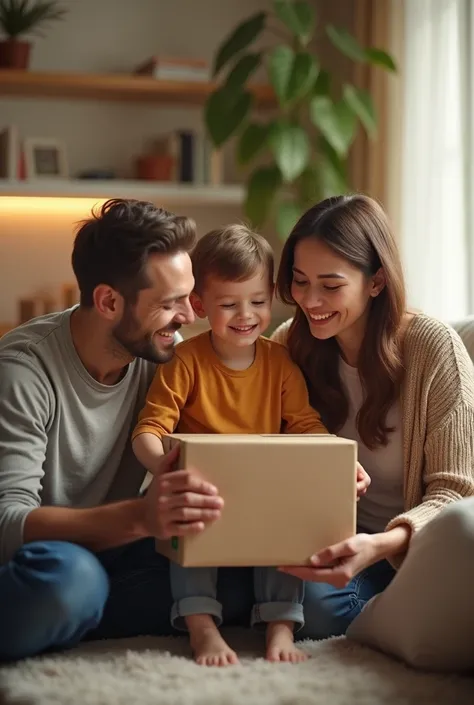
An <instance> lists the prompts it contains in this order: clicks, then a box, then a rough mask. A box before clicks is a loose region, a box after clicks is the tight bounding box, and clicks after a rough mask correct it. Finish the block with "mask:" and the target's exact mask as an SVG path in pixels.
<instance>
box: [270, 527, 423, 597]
mask: <svg viewBox="0 0 474 705" xmlns="http://www.w3.org/2000/svg"><path fill="white" fill-rule="evenodd" d="M410 535H411V530H410V528H409V526H407V525H401V526H396V527H394V528H393V529H390V531H385V532H384V533H381V534H356V535H355V536H352V537H351V538H349V539H346V540H345V541H341V542H340V543H335V544H334V545H333V546H329V547H328V548H324V549H323V550H322V551H319V553H316V554H315V555H314V556H311V559H310V563H311V565H310V566H307V567H303V566H301V567H300V566H287V567H284V568H280V569H279V570H281V571H282V572H284V573H289V574H290V575H295V576H296V577H297V578H300V579H301V580H307V581H309V582H315V583H329V584H330V585H334V587H337V588H342V587H345V586H346V585H347V583H349V582H350V581H351V580H352V578H354V577H355V576H356V575H357V574H358V573H360V572H361V571H362V570H364V569H365V568H368V567H369V566H370V565H372V564H373V563H377V561H380V560H382V559H383V558H388V557H390V556H393V555H396V554H399V553H403V552H404V551H406V550H407V549H408V543H409V540H410Z"/></svg>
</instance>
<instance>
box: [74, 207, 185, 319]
mask: <svg viewBox="0 0 474 705" xmlns="http://www.w3.org/2000/svg"><path fill="white" fill-rule="evenodd" d="M195 242H196V225H195V223H194V220H191V218H187V217H185V216H181V215H175V214H174V213H169V212H168V211H165V210H164V209H162V208H158V207H157V206H155V205H154V204H153V203H149V202H148V201H136V200H133V199H121V198H114V199H110V200H109V201H107V202H106V203H104V204H103V205H102V207H101V208H99V209H98V210H93V211H92V215H91V217H90V218H88V219H87V220H84V221H83V222H82V223H81V224H80V227H79V230H78V231H77V234H76V238H75V240H74V248H73V251H72V268H73V270H74V274H75V275H76V279H77V282H78V285H79V291H80V294H81V306H85V307H87V308H90V307H92V306H93V305H94V289H95V288H96V287H97V286H99V284H107V285H108V286H111V287H113V288H114V289H115V290H116V291H119V292H120V294H122V296H123V297H124V298H125V300H126V301H127V303H131V304H133V303H135V301H136V299H137V296H138V292H139V291H140V290H141V289H145V288H146V287H147V286H150V283H149V281H148V278H147V275H146V265H147V262H148V258H149V256H150V255H153V254H161V255H174V254H176V253H178V252H189V251H190V250H192V248H193V247H194V244H195Z"/></svg>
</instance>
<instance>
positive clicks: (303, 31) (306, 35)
mask: <svg viewBox="0 0 474 705" xmlns="http://www.w3.org/2000/svg"><path fill="white" fill-rule="evenodd" d="M273 8H274V10H275V14H276V16H277V17H278V18H279V19H280V20H281V21H282V22H283V24H284V25H285V26H286V27H287V28H288V29H289V30H290V32H292V33H293V34H294V35H296V36H297V37H298V39H299V40H300V41H301V42H302V44H305V45H306V44H307V43H308V42H309V40H310V39H311V36H312V34H313V30H314V19H315V18H314V10H313V8H312V7H310V5H309V4H308V3H307V2H305V0H295V2H292V1H289V0H273Z"/></svg>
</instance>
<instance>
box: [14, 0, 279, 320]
mask: <svg viewBox="0 0 474 705" xmlns="http://www.w3.org/2000/svg"><path fill="white" fill-rule="evenodd" d="M62 2H63V4H64V5H67V6H68V7H69V13H68V15H67V16H66V18H65V20H64V21H62V22H58V23H55V24H52V25H50V28H49V29H48V30H47V34H46V37H45V38H35V39H34V47H33V53H32V62H31V70H33V71H35V70H37V71H78V72H98V73H107V72H122V73H123V72H131V71H132V70H133V68H134V67H135V66H136V65H137V64H139V63H140V62H142V61H143V60H144V59H146V58H148V57H149V56H151V55H153V54H156V53H162V54H165V55H180V56H190V57H203V58H205V59H211V58H212V56H213V55H214V52H215V49H216V47H217V45H218V44H219V42H220V41H221V39H222V38H223V37H224V35H225V34H227V32H228V31H229V30H230V29H232V28H233V27H234V25H235V24H236V23H237V22H238V21H239V19H241V18H244V17H246V16H248V15H249V14H252V13H253V12H255V11H257V10H258V9H259V8H260V7H265V6H268V4H269V3H268V2H265V0H239V2H238V3H237V2H235V0H219V2H218V3H216V2H215V1H214V0H199V2H196V1H195V0H173V2H171V0H133V2H132V0H81V1H80V2H78V1H77V0H62ZM10 123H14V124H16V125H17V126H18V128H19V130H20V133H21V135H22V137H27V136H29V137H55V138H61V139H63V140H64V141H65V143H66V145H67V151H68V158H69V164H70V170H71V174H72V175H76V174H77V173H78V172H79V171H81V170H83V169H90V168H100V167H102V168H114V169H116V170H117V171H118V175H119V176H122V177H126V176H130V175H132V171H131V169H132V160H133V157H134V156H135V155H136V154H138V153H139V152H140V150H141V149H142V148H143V146H144V143H145V141H146V140H148V139H152V138H153V137H154V136H156V135H158V134H160V133H161V132H166V131H167V130H169V129H174V128H177V127H182V128H186V127H189V128H193V127H199V125H200V124H201V123H202V111H201V110H200V109H199V108H172V107H167V106H162V105H159V106H150V105H146V104H136V103H132V104H125V103H109V102H105V101H104V102H101V101H94V102H91V101H72V100H71V101H59V100H54V101H53V100H30V99H28V100H19V99H12V98H3V99H0V126H2V125H7V124H10ZM91 204H92V202H86V201H82V200H76V199H74V200H70V201H69V200H67V201H66V200H61V201H57V200H56V199H44V200H43V201H42V202H41V203H38V202H37V201H33V200H25V199H22V200H21V203H19V202H16V201H15V202H14V201H12V200H9V199H6V198H1V199H0V294H1V296H0V325H1V323H3V322H11V321H12V322H13V321H15V320H16V318H17V305H18V304H17V302H18V299H19V297H21V296H29V295H32V294H35V293H36V292H39V291H43V290H47V291H51V293H52V294H53V296H57V292H58V291H59V290H60V288H61V286H62V285H63V284H64V283H67V282H70V281H71V280H72V272H71V269H70V264H69V260H70V253H71V243H72V229H73V226H74V223H75V222H77V221H78V220H80V219H81V218H83V217H84V216H86V215H87V212H88V210H89V209H90V206H91ZM162 205H163V206H164V207H167V206H168V204H166V203H163V204H162ZM169 207H170V208H171V209H172V210H176V211H180V212H183V213H186V214H189V215H191V216H193V217H194V218H195V219H196V220H197V222H198V227H199V232H200V233H203V232H205V231H206V230H208V229H210V228H212V227H216V226H219V225H223V224H225V223H227V222H229V221H232V220H236V219H240V218H242V213H241V210H240V209H239V208H237V207H225V208H223V207H219V208H210V207H209V206H206V207H193V208H186V206H185V205H183V207H182V208H179V206H177V205H176V204H173V206H169ZM58 305H59V302H58Z"/></svg>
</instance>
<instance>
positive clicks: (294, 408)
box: [281, 358, 328, 433]
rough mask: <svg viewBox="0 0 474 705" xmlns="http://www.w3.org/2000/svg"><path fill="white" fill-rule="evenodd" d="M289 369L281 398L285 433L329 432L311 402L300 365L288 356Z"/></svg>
mask: <svg viewBox="0 0 474 705" xmlns="http://www.w3.org/2000/svg"><path fill="white" fill-rule="evenodd" d="M287 369H288V373H287V375H286V377H285V379H284V381H283V389H282V398H281V410H282V418H283V421H284V426H283V431H284V433H328V431H327V429H326V427H325V426H324V424H323V422H322V421H321V417H320V415H319V414H318V412H317V411H315V410H314V409H313V407H312V406H311V404H310V403H309V397H308V389H307V387H306V382H305V379H304V377H303V374H302V372H301V371H300V369H299V367H297V366H296V365H295V364H294V363H293V362H291V360H290V359H289V358H288V360H287Z"/></svg>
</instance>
